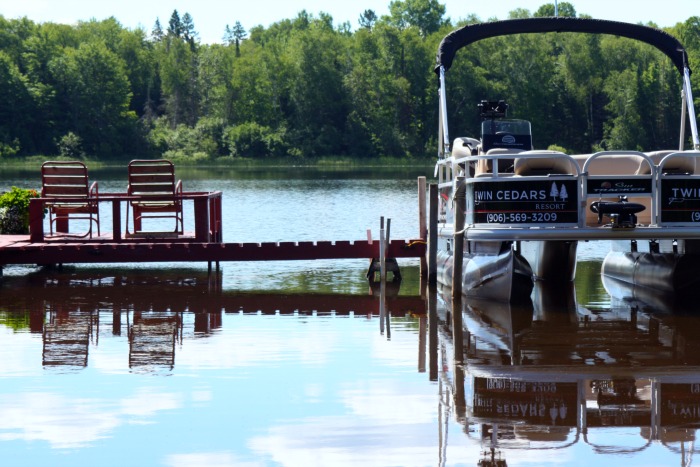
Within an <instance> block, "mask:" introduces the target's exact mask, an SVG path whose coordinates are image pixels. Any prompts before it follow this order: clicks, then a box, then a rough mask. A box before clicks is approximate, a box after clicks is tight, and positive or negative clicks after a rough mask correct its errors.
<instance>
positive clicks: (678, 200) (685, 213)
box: [660, 177, 700, 223]
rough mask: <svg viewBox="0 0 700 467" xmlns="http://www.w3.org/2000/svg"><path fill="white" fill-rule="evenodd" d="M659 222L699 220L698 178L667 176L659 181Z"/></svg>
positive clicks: (699, 190) (699, 182) (699, 196)
mask: <svg viewBox="0 0 700 467" xmlns="http://www.w3.org/2000/svg"><path fill="white" fill-rule="evenodd" d="M660 207H661V222H683V223H698V222H700V178H694V177H693V178H673V179H672V178H670V177H669V178H668V179H665V180H663V181H662V183H661V203H660Z"/></svg>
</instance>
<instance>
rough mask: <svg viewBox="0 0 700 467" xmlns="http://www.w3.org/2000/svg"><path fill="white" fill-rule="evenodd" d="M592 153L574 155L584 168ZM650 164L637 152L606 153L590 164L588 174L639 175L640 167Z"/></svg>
mask: <svg viewBox="0 0 700 467" xmlns="http://www.w3.org/2000/svg"><path fill="white" fill-rule="evenodd" d="M589 157H590V154H585V155H576V156H573V158H574V160H575V161H576V162H578V164H579V167H580V168H581V169H582V170H583V165H584V164H585V163H586V161H587V160H588V158H589ZM642 164H644V165H648V164H647V162H646V161H645V160H644V158H643V157H642V156H638V155H635V154H626V153H620V154H604V155H602V156H598V157H596V158H595V160H593V162H591V164H590V165H589V166H588V175H637V171H638V169H639V167H640V166H641V165H642Z"/></svg>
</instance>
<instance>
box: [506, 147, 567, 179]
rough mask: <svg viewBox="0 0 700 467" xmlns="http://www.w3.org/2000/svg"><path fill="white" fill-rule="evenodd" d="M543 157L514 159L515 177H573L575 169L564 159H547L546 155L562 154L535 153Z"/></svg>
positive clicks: (551, 152) (553, 152) (555, 152)
mask: <svg viewBox="0 0 700 467" xmlns="http://www.w3.org/2000/svg"><path fill="white" fill-rule="evenodd" d="M537 152H538V153H542V154H543V157H527V158H525V157H521V158H518V159H515V170H514V172H515V175H523V176H534V175H550V174H551V175H573V174H575V173H576V167H574V166H573V164H572V162H571V160H569V159H568V158H565V157H547V156H546V154H564V153H562V152H558V151H537Z"/></svg>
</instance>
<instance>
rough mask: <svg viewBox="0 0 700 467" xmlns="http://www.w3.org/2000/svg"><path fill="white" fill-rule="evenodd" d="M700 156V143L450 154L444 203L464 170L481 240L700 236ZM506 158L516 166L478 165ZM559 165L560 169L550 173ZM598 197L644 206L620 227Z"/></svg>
mask: <svg viewBox="0 0 700 467" xmlns="http://www.w3.org/2000/svg"><path fill="white" fill-rule="evenodd" d="M462 154H464V153H462ZM699 157H700V151H696V150H692V151H657V152H653V153H644V152H639V151H601V152H597V153H594V154H589V155H573V156H572V155H568V154H564V153H561V152H556V151H525V152H518V153H512V154H485V155H484V154H482V155H465V156H462V157H454V156H450V157H447V158H443V159H441V160H439V161H438V164H437V166H436V174H437V175H438V182H439V183H438V185H439V188H440V192H441V196H442V198H443V201H442V202H443V203H449V202H451V200H449V194H450V192H452V191H453V190H454V188H455V183H456V179H457V177H458V176H464V177H465V184H466V193H467V194H466V196H467V204H466V206H467V217H466V225H467V231H468V232H469V236H470V238H473V239H476V238H483V239H494V240H495V239H501V238H505V237H508V238H511V237H513V238H515V237H517V238H519V239H527V238H533V239H534V238H540V237H542V236H551V235H552V234H553V232H552V230H553V229H556V231H557V234H556V235H555V236H557V235H559V236H561V238H562V239H598V238H601V236H602V237H606V238H607V237H610V238H620V239H622V238H655V239H663V238H700V229H694V228H693V227H700V162H699V160H698V158H699ZM502 159H510V160H515V163H514V166H515V167H514V171H513V172H504V171H503V169H501V170H500V171H499V167H498V165H499V164H498V163H495V162H492V163H491V164H490V165H491V166H492V168H491V171H490V172H487V173H475V171H474V170H473V166H474V165H475V164H476V162H477V161H485V160H486V161H488V160H491V161H498V160H502ZM552 161H558V162H557V163H556V164H552V163H551V162H552ZM554 165H557V166H558V169H557V170H552V171H551V172H548V167H549V166H552V167H553V166H554ZM523 167H527V168H528V169H530V171H529V172H528V171H524V170H522V169H523ZM696 167H697V168H698V170H696ZM535 192H536V196H529V195H530V194H531V193H535ZM523 193H524V194H525V195H527V196H525V197H523V196H520V194H523ZM535 198H536V199H535ZM596 202H597V203H599V204H600V203H602V202H613V203H614V202H618V203H635V204H641V205H643V206H644V210H642V211H641V212H639V213H637V216H638V218H633V219H634V220H632V221H630V222H627V223H626V225H624V226H619V225H616V224H615V223H614V222H612V217H610V216H607V215H606V216H605V217H603V216H600V215H599V214H598V213H595V212H593V210H592V209H591V205H592V204H593V203H596ZM608 217H610V218H608ZM448 222H449V214H448ZM610 227H624V228H613V229H611V228H610ZM506 229H507V232H508V233H507V234H506V233H503V231H504V230H506ZM543 229H544V230H543Z"/></svg>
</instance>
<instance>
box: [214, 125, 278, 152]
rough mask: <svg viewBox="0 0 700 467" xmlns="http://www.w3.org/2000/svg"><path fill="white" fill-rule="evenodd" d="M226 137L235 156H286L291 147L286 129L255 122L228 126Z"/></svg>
mask: <svg viewBox="0 0 700 467" xmlns="http://www.w3.org/2000/svg"><path fill="white" fill-rule="evenodd" d="M224 139H225V140H226V141H227V142H228V147H229V150H230V152H231V155H232V156H233V157H246V158H256V159H260V158H266V157H267V158H279V157H284V156H286V155H287V154H288V149H289V147H288V145H287V143H286V141H285V133H284V131H274V130H273V129H272V128H270V127H266V126H262V125H259V124H257V123H255V122H249V123H244V124H241V125H237V126H234V127H229V128H227V130H226V131H225V135H224Z"/></svg>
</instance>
